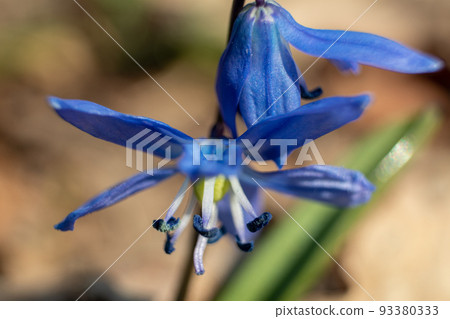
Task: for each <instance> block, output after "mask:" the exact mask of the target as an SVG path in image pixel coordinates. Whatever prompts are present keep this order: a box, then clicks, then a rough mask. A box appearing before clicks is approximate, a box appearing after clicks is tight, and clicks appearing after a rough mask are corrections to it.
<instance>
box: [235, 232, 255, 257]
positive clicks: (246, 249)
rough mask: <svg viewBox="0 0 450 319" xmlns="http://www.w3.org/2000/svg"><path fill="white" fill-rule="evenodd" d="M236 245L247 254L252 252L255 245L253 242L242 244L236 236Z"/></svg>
mask: <svg viewBox="0 0 450 319" xmlns="http://www.w3.org/2000/svg"><path fill="white" fill-rule="evenodd" d="M236 244H237V245H238V247H239V248H240V249H241V250H242V251H244V252H246V253H249V252H251V251H252V250H253V247H254V244H253V242H252V241H251V242H249V243H242V242H241V240H240V239H239V237H238V236H236Z"/></svg>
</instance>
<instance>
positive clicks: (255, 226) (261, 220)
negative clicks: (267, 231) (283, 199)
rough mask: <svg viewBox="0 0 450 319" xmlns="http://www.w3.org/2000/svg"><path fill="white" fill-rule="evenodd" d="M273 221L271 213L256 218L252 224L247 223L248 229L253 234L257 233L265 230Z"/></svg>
mask: <svg viewBox="0 0 450 319" xmlns="http://www.w3.org/2000/svg"><path fill="white" fill-rule="evenodd" d="M271 219H272V214H270V213H267V212H266V213H263V214H261V216H259V217H257V218H255V219H254V220H253V221H251V222H250V223H247V228H248V230H249V231H251V232H252V233H256V232H257V231H258V230H261V229H263V228H264V227H266V225H267V224H268V223H269V222H270V220H271Z"/></svg>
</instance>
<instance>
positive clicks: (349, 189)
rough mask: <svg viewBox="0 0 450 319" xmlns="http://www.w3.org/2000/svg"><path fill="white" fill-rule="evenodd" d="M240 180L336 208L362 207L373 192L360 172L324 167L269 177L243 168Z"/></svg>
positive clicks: (291, 171) (308, 167)
mask: <svg viewBox="0 0 450 319" xmlns="http://www.w3.org/2000/svg"><path fill="white" fill-rule="evenodd" d="M243 176H246V180H247V181H248V182H249V183H251V182H253V183H255V184H256V183H257V184H259V185H260V186H261V187H263V188H270V189H273V190H276V191H279V192H281V193H285V194H289V195H293V196H297V197H303V198H308V199H312V200H315V201H319V202H323V203H326V204H331V205H334V206H338V207H352V206H356V205H361V204H364V203H366V202H367V201H368V200H369V199H370V198H371V196H372V193H373V192H374V190H375V187H374V186H373V185H372V184H371V183H370V182H369V181H368V180H367V179H366V178H365V177H364V175H363V174H361V173H360V172H358V171H354V170H350V169H346V168H343V167H335V166H326V165H311V166H307V167H301V168H296V169H290V170H284V171H277V172H270V173H262V172H256V171H253V170H251V169H249V168H247V170H246V171H245V174H244V175H243ZM255 181H256V182H255Z"/></svg>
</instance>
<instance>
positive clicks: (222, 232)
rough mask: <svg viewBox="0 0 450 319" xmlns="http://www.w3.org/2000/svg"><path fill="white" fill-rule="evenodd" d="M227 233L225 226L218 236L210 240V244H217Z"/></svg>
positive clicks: (221, 228)
mask: <svg viewBox="0 0 450 319" xmlns="http://www.w3.org/2000/svg"><path fill="white" fill-rule="evenodd" d="M226 233H227V230H226V229H225V227H224V226H222V227H220V229H219V231H218V232H217V235H216V236H214V237H211V238H208V244H214V243H215V242H217V241H218V240H219V239H220V238H222V236H223V235H225V234H226Z"/></svg>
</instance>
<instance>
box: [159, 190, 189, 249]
mask: <svg viewBox="0 0 450 319" xmlns="http://www.w3.org/2000/svg"><path fill="white" fill-rule="evenodd" d="M196 205H197V198H196V196H195V195H194V194H193V193H191V195H190V197H189V201H188V204H187V206H186V209H185V210H184V213H183V217H181V221H180V222H179V226H178V228H177V229H176V230H175V231H174V232H173V234H172V235H169V234H167V239H166V244H165V245H164V251H165V252H166V253H167V254H171V253H173V251H174V250H175V247H174V245H175V242H176V240H177V239H178V237H179V236H180V235H181V233H182V232H183V231H184V229H185V228H186V227H187V225H189V223H190V221H191V217H192V213H193V212H194V209H195V206H196Z"/></svg>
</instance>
